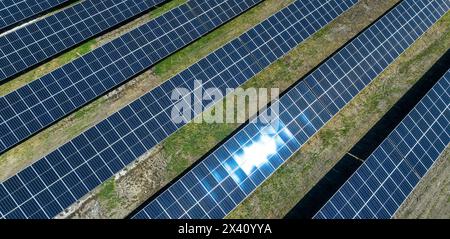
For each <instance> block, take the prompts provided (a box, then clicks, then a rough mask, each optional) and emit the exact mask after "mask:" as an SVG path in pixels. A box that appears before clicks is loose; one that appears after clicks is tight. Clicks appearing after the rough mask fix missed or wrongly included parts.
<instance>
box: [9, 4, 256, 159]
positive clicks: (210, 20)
mask: <svg viewBox="0 0 450 239" xmlns="http://www.w3.org/2000/svg"><path fill="white" fill-rule="evenodd" d="M259 2H261V0H227V1H221V0H214V1H204V0H195V1H194V0H193V1H189V2H188V3H186V4H183V5H181V6H180V7H177V8H175V9H173V10H171V11H170V12H168V13H166V14H164V15H162V16H161V17H158V18H156V19H155V20H152V21H150V22H148V23H147V24H144V25H143V26H141V27H138V28H136V29H134V30H132V31H131V32H129V33H127V34H125V35H123V36H121V37H119V38H117V39H115V40H113V41H112V42H110V43H107V44H105V45H103V46H102V47H99V48H97V49H95V50H94V51H92V52H90V53H88V54H86V55H84V56H82V57H80V58H78V59H76V60H74V61H73V62H71V63H68V64H67V65H64V66H63V67H61V68H59V69H57V70H55V71H53V72H51V73H50V74H48V75H45V76H43V77H42V78H40V79H38V80H35V81H33V82H31V83H30V84H28V85H25V86H24V87H22V88H20V89H18V90H16V91H14V92H12V93H10V94H8V95H6V96H4V97H0V116H1V119H2V121H1V122H2V123H1V124H0V133H1V136H0V153H2V152H4V151H5V150H7V149H8V148H11V147H12V146H14V145H16V144H17V143H19V142H21V141H22V140H24V139H26V138H28V137H30V136H31V135H33V134H34V133H37V132H39V131H40V130H42V129H44V128H46V127H47V126H49V125H50V124H52V123H54V122H56V121H57V120H59V119H61V118H63V117H64V116H66V115H68V114H70V113H71V112H73V111H75V110H76V109H79V108H80V107H82V106H83V105H85V104H87V103H89V102H90V101H92V100H94V99H95V98H96V97H98V96H101V95H103V94H104V93H106V92H108V91H109V90H111V89H113V88H114V87H116V86H118V85H120V84H121V83H123V82H125V81H127V80H129V79H131V78H132V77H134V76H135V75H137V74H139V73H140V72H142V71H143V70H145V69H147V68H149V67H150V66H152V65H153V64H155V63H157V62H158V61H160V60H162V59H163V58H164V57H166V56H168V55H170V54H171V53H173V52H175V51H177V50H179V49H181V48H182V47H184V46H186V45H187V44H189V43H191V42H193V41H194V40H196V39H198V38H199V37H201V36H203V35H205V34H206V33H207V32H209V31H211V30H213V29H215V28H216V27H218V26H220V25H221V24H223V23H225V22H226V21H229V20H231V19H232V18H234V17H236V16H237V15H239V14H240V13H242V12H244V11H245V10H247V9H249V8H250V7H253V6H255V5H256V4H257V3H259Z"/></svg>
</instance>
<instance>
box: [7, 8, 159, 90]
mask: <svg viewBox="0 0 450 239" xmlns="http://www.w3.org/2000/svg"><path fill="white" fill-rule="evenodd" d="M164 1H165V0H151V1H144V0H134V1H124V0H106V1H97V2H96V1H83V2H81V3H78V4H76V5H74V6H72V7H69V8H66V9H64V10H62V11H59V12H57V13H55V14H53V15H51V16H48V17H46V18H43V19H41V20H39V21H37V22H34V23H31V24H29V25H26V26H24V27H21V28H19V29H17V30H15V31H13V32H10V33H8V34H6V35H4V36H1V37H0V53H2V54H1V57H0V66H1V67H0V82H3V81H6V80H7V79H10V78H12V77H13V76H15V75H17V74H19V73H20V72H23V71H25V70H27V69H30V68H31V67H33V66H35V65H37V64H39V63H42V62H43V61H46V60H49V59H51V58H52V57H54V56H56V55H57V54H60V53H62V52H64V51H65V50H68V49H70V48H71V47H74V46H76V45H78V44H80V43H82V42H83V41H85V40H88V39H90V38H92V37H94V36H96V35H98V34H100V33H102V32H104V31H106V30H108V29H110V28H112V27H114V26H117V25H119V24H121V23H124V22H126V21H128V20H130V19H132V18H134V17H135V16H138V15H140V14H142V13H144V12H146V11H148V10H150V9H151V8H153V7H155V6H157V5H158V4H161V3H163V2H164Z"/></svg>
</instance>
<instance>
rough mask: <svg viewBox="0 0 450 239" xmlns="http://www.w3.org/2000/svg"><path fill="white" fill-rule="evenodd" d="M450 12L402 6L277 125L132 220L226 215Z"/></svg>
mask: <svg viewBox="0 0 450 239" xmlns="http://www.w3.org/2000/svg"><path fill="white" fill-rule="evenodd" d="M449 8H450V4H449V2H448V1H446V0H437V1H431V2H430V1H416V0H405V1H403V2H402V3H400V4H399V5H398V6H397V7H395V8H394V9H393V10H392V11H390V12H389V13H387V14H386V15H385V16H384V17H383V18H381V19H380V20H379V21H377V22H376V23H375V24H374V25H372V26H371V27H370V28H368V29H367V30H366V31H364V32H363V33H362V34H360V35H359V36H358V37H357V38H355V39H354V40H353V41H352V42H350V43H349V44H347V45H346V46H345V47H344V48H343V49H342V50H340V51H339V52H338V53H336V54H335V55H333V56H332V57H331V58H330V59H329V60H327V61H326V62H325V63H324V64H322V65H320V66H319V67H318V68H317V69H316V70H314V71H313V72H312V73H311V74H310V75H308V76H307V77H306V78H305V79H304V80H302V81H299V82H298V83H297V84H296V85H295V86H294V87H293V88H291V89H290V90H288V91H287V92H286V93H285V94H284V95H283V96H282V97H281V98H280V100H279V109H280V114H279V117H278V120H277V121H276V122H274V123H272V124H262V123H260V122H259V121H258V122H254V121H250V123H248V124H246V125H245V126H244V127H243V128H242V129H240V130H239V131H237V132H236V133H235V134H233V136H232V137H231V138H230V139H228V140H227V141H226V142H224V143H223V144H222V145H220V147H218V148H217V149H216V150H215V151H213V152H212V153H211V154H208V155H207V156H206V158H205V159H204V160H202V161H201V162H199V163H198V164H197V165H196V166H195V167H193V169H192V170H189V171H188V172H186V173H185V174H184V175H183V176H182V177H181V178H180V179H179V180H176V181H175V182H173V184H172V185H171V186H170V187H168V188H167V189H165V190H163V191H161V192H160V193H159V194H158V195H157V196H156V197H154V198H153V199H152V200H150V201H148V202H147V204H146V205H144V206H143V207H142V208H141V209H140V210H138V211H137V212H135V213H133V214H132V215H131V217H132V218H135V219H145V218H159V219H162V218H223V217H225V216H226V215H227V214H228V213H229V212H230V211H232V210H233V209H234V208H235V207H236V206H237V205H239V204H240V203H241V202H242V201H243V200H244V199H245V198H246V197H247V196H249V195H250V194H251V193H252V192H253V191H254V190H255V189H256V188H257V187H258V186H259V185H261V184H262V183H263V182H264V181H265V180H266V179H267V178H268V177H270V176H271V175H272V174H273V173H274V172H275V171H276V170H277V169H278V168H279V167H280V166H281V165H282V164H283V163H284V162H285V161H286V160H287V159H288V158H289V157H291V156H292V155H293V154H294V153H295V152H297V151H298V150H299V149H300V147H301V146H302V145H304V144H305V143H306V141H308V139H309V138H311V137H312V136H313V135H314V134H315V133H316V132H317V131H318V130H319V129H320V128H321V127H322V126H323V125H324V124H325V123H326V122H328V121H329V120H330V119H331V118H332V117H333V116H334V115H336V113H337V110H334V109H335V108H338V109H342V108H343V107H344V106H345V105H346V104H347V103H348V102H349V101H350V100H352V98H353V97H354V96H356V95H357V94H358V93H359V92H360V91H361V90H362V89H363V88H364V87H365V86H366V85H368V84H369V83H370V82H371V81H372V80H373V79H374V78H375V77H376V76H377V75H378V74H380V73H381V72H382V71H383V70H384V69H385V68H386V67H387V66H388V65H389V64H390V63H392V62H393V61H394V59H396V58H397V57H398V56H399V55H400V54H401V53H402V52H404V50H405V49H406V48H407V47H408V46H410V45H411V44H412V43H413V42H414V41H415V40H416V39H417V38H418V37H419V36H421V35H422V34H423V33H424V32H425V30H426V29H428V27H430V26H431V25H432V24H433V23H434V22H436V21H437V19H439V18H440V17H442V16H443V15H444V13H445V12H446V11H448V9H449ZM398 33H401V34H400V35H399V34H398ZM360 67H364V68H362V69H363V71H362V72H358V69H360ZM357 72H358V73H357ZM331 95H333V97H331ZM325 97H327V98H328V97H329V98H331V99H333V100H331V102H335V103H332V104H333V107H332V106H331V105H330V103H329V102H330V101H329V100H326V99H327V98H325ZM334 104H336V105H334ZM271 108H272V107H269V108H268V110H271Z"/></svg>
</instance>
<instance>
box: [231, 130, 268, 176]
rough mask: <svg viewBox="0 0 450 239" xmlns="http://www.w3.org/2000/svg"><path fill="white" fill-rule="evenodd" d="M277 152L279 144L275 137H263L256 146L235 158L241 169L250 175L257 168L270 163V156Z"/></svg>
mask: <svg viewBox="0 0 450 239" xmlns="http://www.w3.org/2000/svg"><path fill="white" fill-rule="evenodd" d="M276 152H277V143H276V141H275V139H274V138H273V137H270V136H267V135H263V136H261V138H260V140H259V141H257V142H255V143H254V144H252V145H250V146H248V147H245V148H244V149H243V153H242V154H241V155H236V156H235V157H234V159H235V161H236V163H237V164H238V165H239V167H240V168H241V169H242V170H243V171H244V172H245V173H246V174H247V175H250V174H251V173H252V171H253V169H255V168H259V167H261V166H262V165H264V164H266V163H268V161H269V156H270V155H272V154H275V153H276Z"/></svg>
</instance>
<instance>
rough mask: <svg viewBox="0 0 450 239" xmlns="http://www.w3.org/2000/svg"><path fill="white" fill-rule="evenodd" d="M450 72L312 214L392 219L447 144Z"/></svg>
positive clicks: (449, 137)
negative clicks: (316, 211) (315, 212)
mask: <svg viewBox="0 0 450 239" xmlns="http://www.w3.org/2000/svg"><path fill="white" fill-rule="evenodd" d="M449 92H450V71H448V72H447V73H446V74H445V75H444V76H443V77H442V79H440V80H439V81H438V82H437V83H436V85H435V86H433V88H432V89H431V90H430V91H429V92H428V93H427V94H426V95H425V97H423V98H422V100H421V101H420V102H419V103H418V104H417V105H416V106H415V107H414V109H413V110H412V111H411V112H410V113H409V114H408V115H407V116H406V117H405V118H404V119H403V120H402V122H401V123H400V124H399V125H398V126H397V127H396V128H395V129H394V130H393V131H392V132H391V133H390V134H389V136H387V138H386V139H385V140H384V141H383V142H382V143H381V144H380V146H379V147H378V148H377V149H376V150H375V151H374V152H373V153H372V154H371V155H370V156H369V157H368V158H367V160H366V161H365V163H364V164H363V165H362V166H361V167H360V168H359V169H358V170H356V172H355V173H354V174H353V175H352V176H351V177H350V178H349V179H348V180H347V182H346V183H345V184H344V185H343V186H342V187H341V188H340V189H339V190H338V191H337V192H336V194H335V195H334V196H333V197H332V198H331V199H330V200H329V201H328V202H327V203H326V204H325V206H324V207H323V208H322V209H321V210H320V211H319V212H318V213H317V214H316V216H315V218H318V219H331V218H347V219H374V218H384V219H386V218H391V217H393V216H394V214H395V213H396V211H397V210H398V209H399V208H400V206H401V205H402V204H403V202H404V201H405V200H406V198H407V197H408V196H409V195H410V193H411V192H412V191H413V189H414V188H415V187H416V186H417V184H418V183H419V181H420V180H421V179H422V177H423V176H424V175H425V174H426V173H427V172H428V170H429V169H430V168H431V167H432V165H433V164H434V162H436V160H437V159H438V158H439V156H440V155H441V154H442V153H443V152H444V150H445V148H446V147H447V146H448V144H449V143H450V108H449V103H450V94H449Z"/></svg>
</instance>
